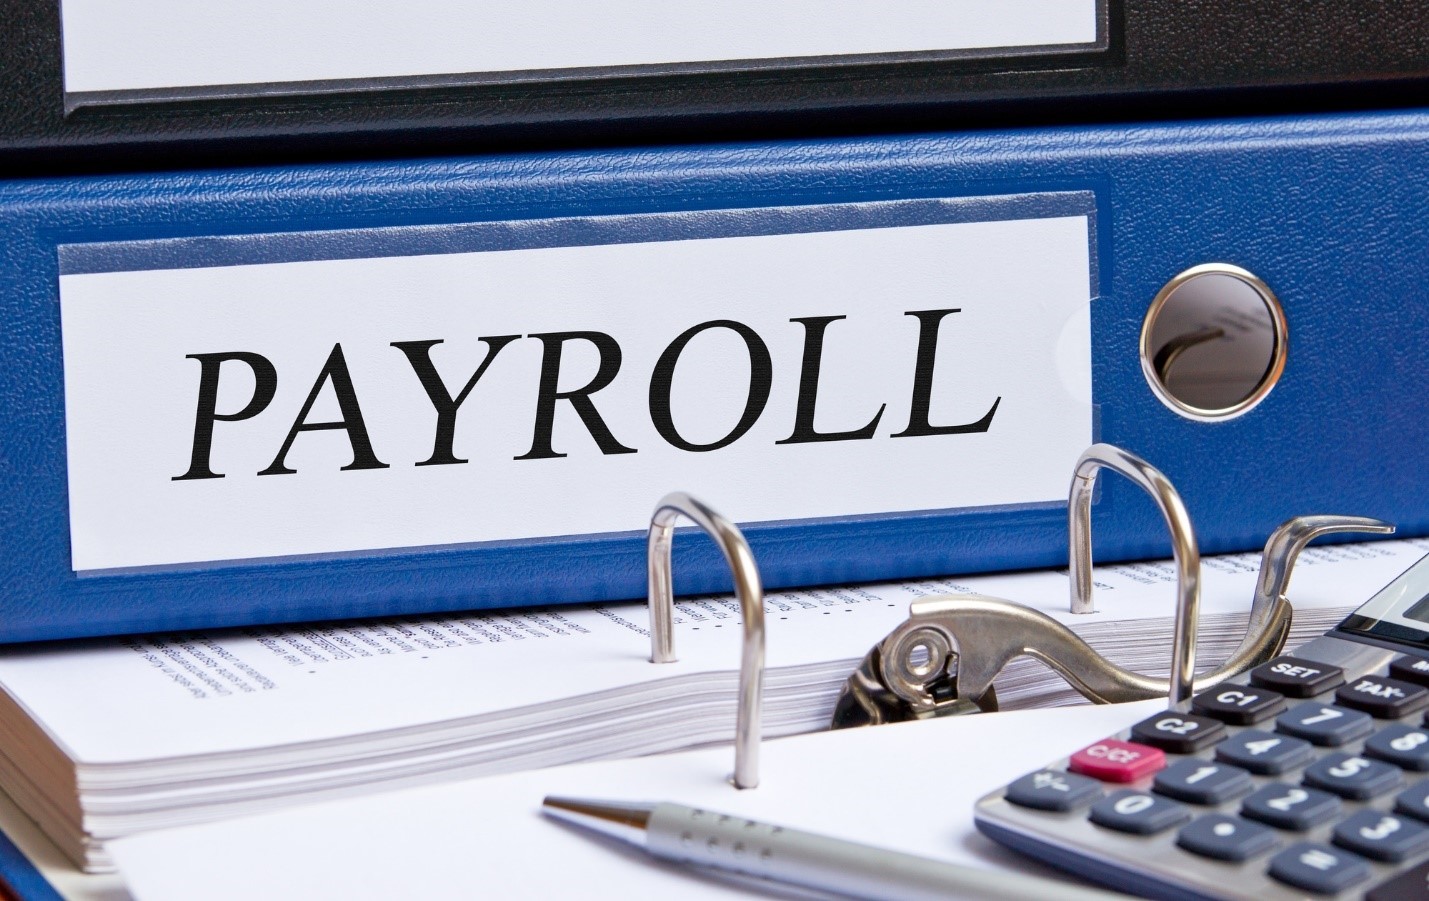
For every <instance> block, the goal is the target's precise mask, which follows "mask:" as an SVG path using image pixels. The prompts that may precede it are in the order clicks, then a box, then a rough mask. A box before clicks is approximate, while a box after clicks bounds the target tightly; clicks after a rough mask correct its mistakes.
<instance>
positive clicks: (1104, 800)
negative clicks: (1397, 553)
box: [974, 557, 1429, 901]
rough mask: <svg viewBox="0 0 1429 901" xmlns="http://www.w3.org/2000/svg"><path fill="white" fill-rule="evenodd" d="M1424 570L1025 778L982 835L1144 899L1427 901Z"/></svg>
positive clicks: (1425, 563)
mask: <svg viewBox="0 0 1429 901" xmlns="http://www.w3.org/2000/svg"><path fill="white" fill-rule="evenodd" d="M1427 710H1429V557H1426V558H1424V559H1422V560H1420V561H1419V562H1418V563H1416V564H1414V566H1412V567H1410V568H1409V569H1408V570H1407V571H1406V572H1404V573H1403V574H1402V575H1400V576H1399V577H1398V578H1397V579H1395V580H1394V581H1393V582H1391V583H1390V584H1389V585H1388V586H1387V587H1385V588H1384V589H1383V590H1382V591H1380V592H1379V593H1378V594H1376V595H1375V596H1374V597H1372V598H1370V600H1369V601H1367V602H1366V603H1365V604H1364V605H1363V606H1362V607H1360V608H1359V609H1358V610H1356V611H1355V612H1354V614H1352V615H1351V616H1350V617H1349V618H1348V619H1346V620H1345V621H1344V622H1343V623H1341V624H1340V625H1339V626H1337V627H1336V628H1335V629H1333V630H1332V631H1330V632H1328V633H1326V634H1325V635H1324V636H1322V637H1320V638H1317V639H1315V640H1313V641H1311V642H1309V643H1307V644H1305V645H1302V646H1301V647H1299V648H1298V649H1296V650H1295V651H1294V652H1293V653H1291V654H1286V655H1282V656H1280V657H1277V658H1275V659H1273V660H1271V661H1269V662H1267V663H1264V664H1262V665H1261V666H1258V667H1256V668H1254V669H1252V670H1250V671H1249V672H1247V673H1242V674H1240V675H1239V676H1236V677H1234V678H1232V679H1230V680H1228V681H1226V682H1223V683H1221V684H1219V685H1217V686H1215V687H1214V688H1210V689H1207V690H1203V691H1201V692H1199V693H1197V694H1195V695H1194V696H1193V697H1192V698H1191V699H1190V700H1189V701H1186V702H1183V703H1181V704H1177V705H1174V706H1172V707H1171V708H1170V709H1168V710H1167V711H1166V712H1165V713H1161V714H1157V715H1156V716H1152V717H1149V718H1147V719H1145V720H1142V721H1141V722H1139V723H1135V724H1132V725H1131V726H1130V728H1129V729H1127V730H1126V731H1124V732H1120V733H1117V734H1116V735H1112V736H1108V737H1107V738H1105V739H1103V740H1101V741H1099V742H1095V743H1093V744H1091V745H1088V746H1087V747H1084V748H1081V749H1079V750H1076V751H1075V752H1073V753H1072V754H1071V755H1070V756H1069V757H1066V758H1064V759H1062V760H1059V761H1057V762H1055V763H1053V764H1051V765H1050V766H1048V767H1046V768H1045V769H1041V770H1037V771H1036V772H1032V773H1028V774H1026V775H1024V776H1022V777H1020V778H1018V779H1016V780H1015V781H1013V782H1012V783H1011V784H1010V785H1007V786H1004V787H1003V788H1001V789H999V790H997V791H995V792H992V793H991V794H989V795H987V796H986V797H984V798H983V799H981V800H980V801H978V803H977V807H976V810H975V814H974V815H975V820H976V823H977V827H978V829H979V830H980V831H981V832H983V833H984V834H985V835H987V836H989V837H990V838H992V839H993V840H995V841H997V842H999V843H1001V844H1003V845H1006V846H1008V847H1010V848H1013V849H1015V850H1017V851H1020V852H1023V853H1025V854H1028V855H1031V856H1033V857H1036V858H1038V859H1039V860H1042V861H1045V862H1047V863H1050V864H1052V865H1054V866H1057V867H1060V868H1062V869H1064V870H1067V871H1069V872H1072V873H1075V874H1077V875H1079V876H1081V877H1083V878H1086V879H1089V880H1091V881H1093V882H1099V883H1102V884H1105V885H1107V886H1109V887H1112V888H1115V889H1118V890H1120V891H1123V892H1131V893H1133V894H1138V895H1142V896H1145V897H1149V898H1175V899H1210V898H1217V899H1221V898H1247V899H1257V901H1277V899H1289V898H1361V897H1366V898H1369V899H1371V901H1391V899H1394V901H1398V899H1409V898H1415V899H1429V726H1426V720H1425V714H1426V711H1427Z"/></svg>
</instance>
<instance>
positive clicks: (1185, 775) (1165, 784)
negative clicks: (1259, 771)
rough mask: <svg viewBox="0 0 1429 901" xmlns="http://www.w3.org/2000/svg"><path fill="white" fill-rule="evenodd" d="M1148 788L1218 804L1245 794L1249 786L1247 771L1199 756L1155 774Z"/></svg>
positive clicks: (1192, 800)
mask: <svg viewBox="0 0 1429 901" xmlns="http://www.w3.org/2000/svg"><path fill="white" fill-rule="evenodd" d="M1152 787H1153V788H1154V789H1155V791H1156V793H1157V794H1162V795H1166V796H1167V797H1169V798H1175V799H1176V800H1178V801H1189V802H1191V803H1192V804H1219V803H1221V802H1222V801H1229V800H1230V799H1232V798H1239V797H1240V796H1241V795H1244V794H1249V793H1250V790H1251V788H1252V786H1251V783H1250V773H1247V772H1246V771H1245V770H1243V769H1241V768H1240V767H1234V766H1229V765H1227V764H1224V763H1212V762H1211V761H1209V760H1202V759H1201V758H1199V757H1192V758H1190V759H1188V760H1178V761H1176V762H1175V763H1173V764H1172V765H1171V766H1169V767H1167V768H1166V769H1164V770H1162V771H1161V772H1159V773H1157V774H1156V779H1155V781H1154V782H1153V783H1152Z"/></svg>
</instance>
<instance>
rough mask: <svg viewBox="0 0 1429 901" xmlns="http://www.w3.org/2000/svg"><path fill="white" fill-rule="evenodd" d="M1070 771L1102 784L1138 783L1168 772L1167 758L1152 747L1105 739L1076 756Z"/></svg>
mask: <svg viewBox="0 0 1429 901" xmlns="http://www.w3.org/2000/svg"><path fill="white" fill-rule="evenodd" d="M1067 769H1069V770H1071V771H1072V772H1074V773H1081V774H1082V775H1083V776H1091V777H1092V778H1093V779H1100V780H1102V781H1103V782H1135V781H1136V780H1138V779H1141V778H1143V777H1145V776H1150V775H1152V774H1153V773H1158V772H1160V771H1161V770H1164V769H1166V754H1165V753H1163V752H1162V751H1161V750H1160V749H1159V748H1153V747H1151V746H1150V745H1138V744H1136V743H1134V742H1129V741H1121V740H1120V739H1115V738H1104V739H1102V740H1101V741H1099V742H1097V743H1096V744H1091V745H1087V746H1086V747H1085V748H1082V749H1081V750H1080V751H1078V752H1077V753H1075V754H1073V755H1072V759H1071V761H1070V762H1069V763H1068V764H1067Z"/></svg>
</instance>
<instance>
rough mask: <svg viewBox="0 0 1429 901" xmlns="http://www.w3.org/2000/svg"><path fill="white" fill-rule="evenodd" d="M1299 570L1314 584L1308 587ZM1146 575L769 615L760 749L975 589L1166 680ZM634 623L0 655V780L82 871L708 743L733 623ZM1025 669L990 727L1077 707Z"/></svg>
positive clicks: (1163, 620)
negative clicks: (122, 852)
mask: <svg viewBox="0 0 1429 901" xmlns="http://www.w3.org/2000/svg"><path fill="white" fill-rule="evenodd" d="M1426 547H1429V543H1426V542H1424V541H1418V542H1385V543H1377V544H1367V545H1345V546H1337V547H1332V548H1324V549H1312V550H1310V551H1308V552H1307V553H1306V554H1305V556H1304V557H1303V558H1302V560H1301V563H1300V568H1301V570H1302V574H1301V576H1300V578H1299V579H1298V580H1297V581H1296V582H1294V583H1292V586H1291V587H1292V591H1291V597H1292V600H1293V601H1294V602H1295V604H1296V609H1297V611H1298V612H1297V616H1296V629H1295V634H1294V636H1293V638H1292V640H1300V639H1303V638H1305V637H1309V636H1310V635H1311V634H1318V633H1319V632H1321V631H1323V630H1324V629H1325V628H1327V627H1328V626H1330V625H1333V624H1334V623H1335V622H1337V621H1338V620H1339V619H1340V618H1341V617H1342V616H1343V615H1344V614H1345V613H1346V612H1347V611H1348V610H1349V609H1350V608H1352V607H1354V606H1356V605H1358V604H1359V603H1360V602H1362V601H1363V600H1364V599H1365V598H1367V597H1368V596H1369V595H1370V594H1372V593H1373V592H1374V591H1375V590H1377V589H1378V588H1379V587H1380V586H1382V585H1383V584H1385V583H1386V582H1388V581H1389V580H1390V579H1391V578H1393V577H1394V576H1395V575H1397V574H1398V573H1399V572H1400V571H1402V570H1403V569H1405V568H1407V566H1408V565H1409V564H1410V563H1411V562H1413V560H1415V559H1417V557H1418V556H1419V555H1421V554H1422V553H1423V552H1424V549H1425V548H1426ZM1257 562H1258V561H1257V558H1256V557H1255V556H1254V555H1238V556H1234V557H1226V558H1220V559H1216V560H1208V561H1206V567H1205V572H1204V578H1203V598H1204V600H1203V614H1202V638H1201V659H1202V661H1203V663H1204V664H1205V665H1207V666H1210V665H1214V664H1215V663H1217V662H1218V661H1219V660H1220V659H1222V658H1223V657H1224V656H1225V655H1226V654H1227V653H1228V652H1229V651H1230V649H1232V648H1233V647H1234V646H1235V645H1236V644H1237V643H1238V642H1239V640H1240V638H1241V634H1242V632H1243V630H1244V627H1245V618H1246V613H1247V611H1248V609H1249V604H1250V599H1251V594H1252V590H1253V586H1254V582H1255V569H1256V566H1257ZM1311 572H1313V573H1314V574H1313V575H1311ZM1172 579H1174V576H1173V575H1172V569H1171V567H1170V566H1169V565H1165V564H1139V565H1129V566H1116V567H1109V568H1104V569H1099V570H1097V573H1096V580H1097V583H1098V588H1097V592H1098V594H1097V604H1098V608H1099V612H1098V613H1096V614H1092V615H1089V616H1082V617H1073V616H1071V615H1070V614H1068V613H1067V598H1068V590H1067V578H1066V576H1065V574H1063V573H1061V572H1053V571H1045V572H1036V573H1023V574H1015V575H1006V576H986V577H978V578H969V579H966V580H962V581H959V582H956V583H954V582H950V581H920V582H910V583H901V584H894V585H877V586H862V587H852V588H829V589H819V590H808V591H797V592H778V593H771V594H770V595H768V596H767V597H766V609H767V614H766V615H767V619H768V647H769V651H768V661H769V670H768V674H767V681H766V695H765V696H766V703H765V709H764V725H765V734H766V735H767V736H777V735H787V734H791V733H796V732H805V731H810V730H814V729H819V728H823V727H824V726H825V725H826V724H827V723H828V720H829V717H830V714H831V712H832V709H833V705H834V700H835V698H836V696H837V694H838V691H839V688H840V687H841V685H842V684H843V682H844V680H845V679H846V678H847V676H848V674H849V673H850V672H851V671H852V670H853V668H854V666H855V665H856V664H857V662H858V661H859V660H860V659H861V658H862V657H863V655H864V654H865V653H867V651H868V650H869V648H870V647H871V646H872V645H873V644H874V643H875V642H877V641H878V640H879V639H881V638H882V637H883V636H884V635H886V634H887V633H888V632H889V631H890V630H892V629H893V628H894V627H895V626H897V625H898V624H899V623H901V622H902V621H903V619H904V618H905V617H906V613H907V607H908V603H909V602H910V601H911V600H913V599H914V598H917V597H924V596H928V595H934V594H941V593H948V592H957V591H977V592H980V593H983V594H991V595H995V596H1001V597H1007V598H1010V599H1014V600H1017V601H1019V602H1022V603H1025V604H1028V605H1029V606H1033V607H1036V608H1038V609H1041V610H1044V611H1046V612H1048V613H1051V614H1053V615H1056V616H1058V618H1060V619H1062V620H1063V621H1064V622H1068V623H1070V624H1071V625H1072V626H1073V627H1074V628H1075V629H1077V631H1078V632H1079V633H1081V634H1083V635H1084V636H1086V637H1087V638H1088V640H1089V641H1091V642H1092V644H1093V645H1094V646H1097V647H1098V648H1099V649H1101V650H1102V651H1104V652H1105V653H1107V654H1108V655H1109V656H1110V657H1111V659H1112V660H1113V661H1115V662H1117V663H1120V664H1122V665H1125V666H1129V667H1132V668H1136V669H1141V670H1144V671H1147V672H1156V671H1160V672H1164V671H1165V670H1166V669H1167V667H1168V664H1169V654H1170V641H1169V636H1170V633H1171V619H1170V616H1169V613H1170V612H1171V608H1172V598H1173V595H1174V591H1173V588H1172V586H1171V585H1170V584H1169V582H1170V581H1171V580H1172ZM645 617H646V614H645V610H644V609H643V605H638V604H621V605H604V606H595V607H573V608H560V609H542V610H533V611H521V612H513V613H508V614H500V615H497V614H472V615H469V616H443V617H428V618H418V619H404V620H384V621H373V622H361V623H336V624H322V625H313V626H304V627H292V628H281V629H277V628H262V629H253V630H247V631H242V632H230V633H206V634H187V635H172V636H163V637H148V638H132V639H125V640H118V641H103V642H84V643H73V644H70V645H68V646H61V647H56V646H47V647H42V648H40V647H31V648H19V649H8V650H6V651H4V652H3V653H0V687H3V689H4V694H3V696H0V749H4V756H0V779H3V784H4V788H5V790H6V791H7V792H9V793H10V794H11V796H12V797H14V798H15V800H16V801H17V802H18V803H19V804H20V806H21V807H22V808H23V809H24V810H25V811H26V812H27V813H28V814H29V815H30V816H31V817H33V818H34V819H35V820H36V821H37V822H38V823H39V825H40V826H41V828H43V829H44V831H45V832H46V833H48V834H49V835H50V836H51V837H52V838H53V839H54V840H55V842H56V843H57V844H58V845H59V846H60V847H61V849H63V850H64V851H65V852H66V853H67V854H69V855H70V856H72V857H73V858H74V859H75V860H76V861H77V862H81V863H83V864H84V865H85V866H87V867H90V868H105V867H107V866H109V863H110V862H109V860H108V857H107V856H106V854H105V852H104V849H103V843H104V842H105V841H106V840H109V839H113V838H117V837H120V836H124V835H129V834H133V833H139V832H143V831H146V830H151V829H157V828H163V827H168V826H175V825H182V824H187V823H196V822H202V821H207V820H212V819H217V818H222V817H227V816H233V815H238V814H245V813H256V812H261V811H265V810H268V809H272V808H276V807H280V806H283V805H286V804H290V803H293V802H296V801H308V800H314V799H318V798H324V797H342V796H348V795H353V794H358V793H364V792H369V791H373V790H376V789H383V788H391V787H396V786H401V785H416V784H422V783H429V782H434V781H439V780H447V779H453V778H458V777H470V776H480V775H489V774H495V773H501V772H508V771H513V770H518V769H528V768H534V767H544V766H551V765H555V764H562V763H570V762H575V761H580V760H590V759H597V758H609V757H617V756H631V755H638V754H648V753H652V752H656V751H664V750H672V749H677V748H684V747H690V746H695V745H700V744H705V743H710V742H716V741H722V740H728V739H729V737H730V736H731V735H732V734H733V729H734V707H735V686H736V676H735V671H736V669H737V667H738V648H739V644H740V642H739V634H738V633H739V630H740V621H739V616H738V607H737V605H736V604H735V603H734V602H733V601H731V600H729V599H726V598H709V599H694V600H689V601H685V602H683V603H681V604H680V605H679V609H678V620H677V622H678V627H677V643H676V648H677V651H678V652H679V654H680V662H678V663H675V664H668V665H655V664H651V663H649V662H648V660H647V656H648V653H649V642H648V637H647V635H646V631H645V626H644V623H645ZM1063 688H1064V685H1063V683H1062V682H1061V681H1060V679H1059V678H1058V677H1056V676H1055V675H1053V674H1051V673H1050V672H1049V671H1047V670H1046V669H1045V668H1043V667H1042V666H1041V665H1040V664H1036V663H1033V662H1031V661H1025V660H1024V661H1019V662H1018V663H1017V664H1015V665H1014V666H1013V667H1011V668H1009V670H1008V671H1006V673H1005V674H1004V677H1003V678H1002V679H1001V680H999V682H998V693H999V695H1000V696H1001V697H1002V698H1003V699H1004V702H1005V703H1004V706H1008V707H1016V706H1026V705H1029V704H1032V703H1043V702H1046V701H1048V700H1056V701H1061V700H1068V699H1071V698H1073V697H1074V696H1073V695H1071V694H1070V693H1069V692H1067V691H1064V690H1062V689H1063Z"/></svg>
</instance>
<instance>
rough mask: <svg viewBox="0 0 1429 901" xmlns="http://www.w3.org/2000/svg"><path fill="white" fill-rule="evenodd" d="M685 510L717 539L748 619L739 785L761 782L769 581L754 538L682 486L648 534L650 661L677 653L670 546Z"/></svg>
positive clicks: (737, 730) (737, 747)
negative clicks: (752, 542)
mask: <svg viewBox="0 0 1429 901" xmlns="http://www.w3.org/2000/svg"><path fill="white" fill-rule="evenodd" d="M681 516H683V517H685V518H686V519H689V520H690V521H692V522H693V523H694V524H695V525H697V526H699V527H700V528H701V529H703V530H704V531H705V533H706V534H708V535H709V536H710V538H712V539H714V542H715V544H716V545H718V547H719V549H720V552H721V553H722V554H724V560H725V563H726V564H728V565H729V570H730V573H731V574H732V575H733V577H734V596H735V598H736V599H737V600H738V601H739V609H740V614H741V618H742V619H743V620H744V640H743V645H742V651H741V653H740V662H739V712H738V715H737V719H736V721H735V727H734V776H733V782H734V786H735V788H754V787H755V786H757V785H759V737H760V712H761V704H762V701H763V695H764V586H763V584H762V583H761V582H760V579H759V569H758V568H757V567H756V566H755V563H754V553H753V552H752V551H750V549H749V542H748V541H746V540H745V538H744V534H743V533H742V532H740V531H739V527H738V526H736V525H735V524H734V523H733V522H731V521H730V520H728V519H726V518H725V517H723V516H721V515H720V514H719V513H718V512H716V511H715V510H713V509H712V508H710V507H709V506H708V505H706V504H704V503H703V502H701V501H699V500H698V499H696V498H694V497H691V496H690V495H689V494H686V493H685V492H683V491H675V492H672V493H670V494H667V495H665V496H664V497H663V498H661V499H660V503H658V504H656V505H655V512H654V513H653V514H651V517H650V531H649V535H648V537H647V540H646V555H647V556H646V560H647V575H648V577H649V605H650V662H651V663H673V662H675V660H676V659H677V658H676V657H675V629H674V615H675V587H674V578H673V572H672V566H671V548H672V545H673V543H674V539H675V523H676V522H677V521H678V520H679V519H680V517H681Z"/></svg>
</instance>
